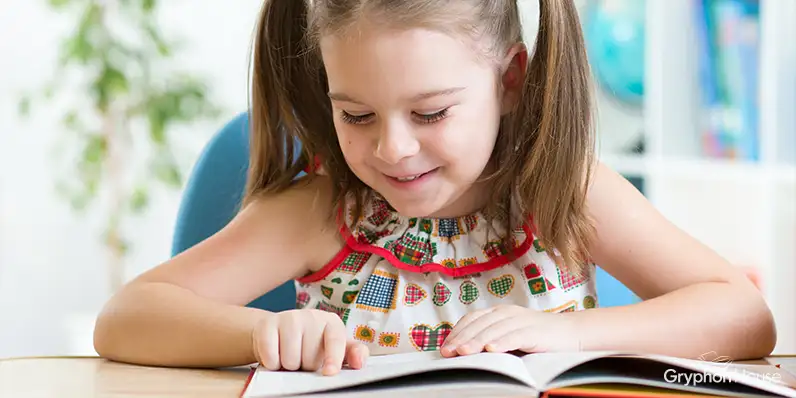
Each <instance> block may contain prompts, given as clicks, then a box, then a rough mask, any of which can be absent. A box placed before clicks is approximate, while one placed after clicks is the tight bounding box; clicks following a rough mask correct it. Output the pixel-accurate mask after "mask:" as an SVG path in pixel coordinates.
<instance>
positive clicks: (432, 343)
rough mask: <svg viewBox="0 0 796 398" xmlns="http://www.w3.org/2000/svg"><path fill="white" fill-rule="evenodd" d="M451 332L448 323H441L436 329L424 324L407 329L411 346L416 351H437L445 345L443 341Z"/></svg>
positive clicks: (450, 326)
mask: <svg viewBox="0 0 796 398" xmlns="http://www.w3.org/2000/svg"><path fill="white" fill-rule="evenodd" d="M452 330H453V325H452V324H451V323H450V322H442V323H440V324H439V325H437V326H436V327H433V328H432V327H431V326H429V325H425V324H418V325H414V326H412V327H411V328H410V329H409V335H410V336H411V338H412V345H413V346H415V348H417V350H418V351H437V350H439V349H440V347H442V344H444V343H445V339H446V338H447V337H448V335H449V334H450V333H451V331H452Z"/></svg>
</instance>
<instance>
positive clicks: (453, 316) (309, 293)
mask: <svg viewBox="0 0 796 398" xmlns="http://www.w3.org/2000/svg"><path fill="white" fill-rule="evenodd" d="M350 210H351V208H350V207H348V211H346V217H347V221H349V222H348V225H351V223H350V221H352V212H351V211H350ZM341 224H342V223H341ZM504 231H505V228H503V229H501V227H500V226H499V225H497V224H496V223H490V222H488V221H487V220H485V219H484V217H483V216H482V215H481V213H475V214H472V215H468V216H464V217H457V218H442V219H439V218H408V217H404V216H402V215H400V214H398V213H397V212H396V211H394V210H393V209H392V207H391V206H390V205H389V204H388V203H387V201H386V200H384V199H382V198H380V197H378V196H377V197H375V198H374V199H373V200H372V201H371V202H370V204H369V205H368V206H366V207H365V214H364V217H362V218H361V219H360V220H359V222H358V223H357V224H356V227H355V228H354V229H353V230H349V228H347V227H346V226H345V224H343V226H342V227H341V228H340V232H341V233H342V234H343V236H344V238H345V240H346V245H345V246H344V247H343V249H342V250H341V251H340V252H339V253H338V254H337V256H335V257H334V259H332V260H331V261H330V262H329V263H328V264H326V266H324V267H323V268H322V269H321V270H319V271H318V272H315V273H314V274H311V275H307V276H305V277H303V278H301V279H298V280H297V281H296V288H297V307H298V308H315V309H320V310H324V311H330V312H334V313H336V314H337V315H339V316H340V318H341V319H342V320H343V322H344V323H345V325H346V328H347V330H348V333H349V337H350V338H354V339H356V340H359V341H361V342H363V343H365V344H367V345H368V348H369V349H370V353H371V355H384V354H394V353H403V352H409V351H431V350H438V349H439V348H440V347H441V346H442V343H443V342H444V340H445V338H446V337H447V336H448V334H449V333H450V332H451V330H452V329H453V327H454V325H456V322H457V321H458V320H459V319H460V318H461V317H463V316H464V315H465V314H467V313H468V312H472V311H476V310H479V309H483V308H489V307H494V306H497V305H501V304H514V305H520V306H524V307H528V308H532V309H536V310H539V311H547V312H566V311H578V310H582V309H589V308H595V307H596V306H597V296H596V294H595V285H594V278H593V275H594V266H591V267H589V269H588V273H587V274H586V275H587V276H586V277H583V278H578V277H575V276H573V275H572V274H569V273H567V272H563V271H562V269H560V268H559V267H557V266H556V264H555V263H554V262H553V261H552V260H551V258H550V257H549V256H548V254H547V252H546V250H545V248H544V247H542V245H541V244H540V242H539V240H538V239H536V238H535V235H534V234H533V230H532V227H531V226H530V225H527V224H526V225H524V226H523V227H522V228H518V229H517V230H515V231H513V232H512V234H513V240H514V258H515V260H514V261H509V260H508V259H507V258H506V257H507V256H506V254H507V253H504V252H501V249H500V247H501V246H500V245H498V244H497V243H498V242H499V237H500V236H503V233H504Z"/></svg>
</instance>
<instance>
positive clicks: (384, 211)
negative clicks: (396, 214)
mask: <svg viewBox="0 0 796 398" xmlns="http://www.w3.org/2000/svg"><path fill="white" fill-rule="evenodd" d="M390 214H391V212H390V208H389V207H388V206H387V202H386V201H383V200H375V201H373V205H372V213H371V214H370V216H368V222H369V223H371V224H373V225H382V224H384V223H385V222H387V220H389V219H390Z"/></svg>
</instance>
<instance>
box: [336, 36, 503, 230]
mask: <svg viewBox="0 0 796 398" xmlns="http://www.w3.org/2000/svg"><path fill="white" fill-rule="evenodd" d="M349 32H352V33H349V34H348V35H345V36H328V37H325V38H324V39H323V40H322V41H321V52H322V56H323V60H324V65H325V68H326V72H327V76H328V81H329V96H330V98H331V101H332V107H333V112H334V123H335V127H336V130H337V135H338V139H339V142H340V147H341V149H342V152H343V155H344V156H345V159H346V161H347V163H348V165H349V167H350V168H351V170H352V171H353V172H354V174H356V175H357V177H359V179H361V180H362V181H363V182H364V183H365V184H367V185H369V186H370V187H371V188H373V189H374V190H376V191H377V192H379V193H380V194H381V195H382V196H384V197H385V199H387V200H388V201H389V202H390V204H391V205H392V206H393V207H394V208H395V209H396V210H398V211H399V212H400V213H402V214H404V215H406V216H431V217H452V216H457V215H463V214H467V213H470V212H473V211H475V210H477V209H478V208H479V207H481V206H483V205H484V204H485V203H484V201H485V198H486V195H488V193H489V192H488V187H484V186H481V185H479V184H475V183H476V180H477V179H478V178H479V177H480V176H481V175H482V174H483V173H484V172H485V168H486V166H487V163H488V161H489V159H490V155H491V153H492V149H493V147H494V144H495V139H496V136H497V132H498V125H499V122H500V116H501V113H502V111H503V109H504V108H506V106H505V105H506V100H505V97H506V96H507V94H506V92H505V90H504V89H503V88H502V84H501V75H502V74H501V73H500V70H501V69H500V68H501V64H500V62H490V61H489V60H487V59H486V58H485V57H484V56H483V53H479V52H477V51H478V50H477V47H476V46H477V45H478V44H477V43H476V42H474V41H472V40H470V39H467V38H462V37H453V36H451V35H447V34H444V33H441V32H439V31H431V30H424V29H410V30H404V31H397V30H387V29H380V28H378V27H373V26H358V27H356V28H354V29H352V30H350V31H349Z"/></svg>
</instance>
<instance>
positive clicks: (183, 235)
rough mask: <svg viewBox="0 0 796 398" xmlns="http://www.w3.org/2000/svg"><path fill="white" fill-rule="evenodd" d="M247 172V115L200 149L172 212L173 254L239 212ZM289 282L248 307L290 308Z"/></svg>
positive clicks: (292, 298)
mask: <svg viewBox="0 0 796 398" xmlns="http://www.w3.org/2000/svg"><path fill="white" fill-rule="evenodd" d="M248 168H249V119H248V114H246V113H243V114H240V115H238V116H237V117H236V118H234V119H233V120H232V121H230V122H229V123H227V124H226V125H225V126H224V127H223V128H222V129H221V131H219V132H218V133H217V134H216V135H215V136H214V137H213V138H212V139H211V140H210V142H209V143H208V144H207V145H206V146H205V148H204V150H203V152H202V153H201V154H200V156H199V159H198V161H197V162H196V164H195V165H194V168H193V170H192V172H191V175H190V178H189V179H188V181H187V183H186V187H185V191H184V193H183V197H182V202H181V203H180V208H179V211H178V214H177V223H176V225H175V230H174V237H173V241H172V249H171V251H172V255H173V256H174V255H177V254H178V253H181V252H182V251H184V250H186V249H188V248H190V247H191V246H193V245H195V244H197V243H199V242H201V241H203V240H205V239H207V238H208V237H210V236H211V235H213V234H215V233H216V232H217V231H219V230H221V229H222V228H223V227H224V226H225V225H227V223H229V222H230V221H231V220H232V218H233V217H234V216H235V214H236V213H237V212H238V209H239V206H240V203H241V200H242V199H243V192H244V187H245V186H246V172H247V170H248ZM295 305H296V289H295V285H294V283H293V282H292V281H289V282H286V283H285V284H283V285H282V286H280V287H278V288H276V289H274V290H272V291H271V292H269V293H267V294H265V295H263V296H261V297H260V298H258V299H256V300H254V301H253V302H251V303H249V306H251V307H255V308H261V309H264V310H267V311H272V312H278V311H284V310H288V309H294V308H295Z"/></svg>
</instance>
